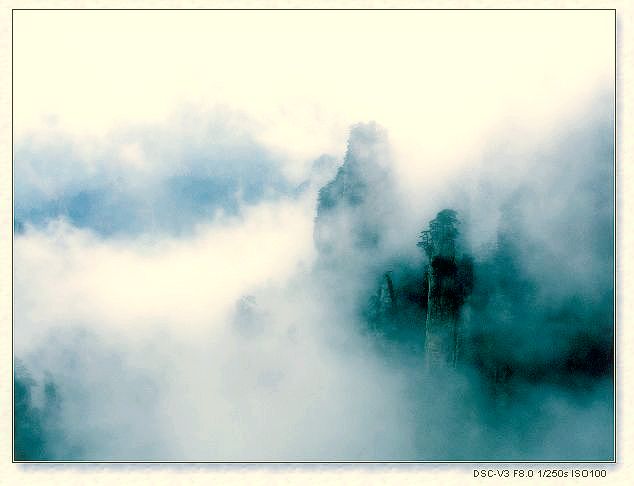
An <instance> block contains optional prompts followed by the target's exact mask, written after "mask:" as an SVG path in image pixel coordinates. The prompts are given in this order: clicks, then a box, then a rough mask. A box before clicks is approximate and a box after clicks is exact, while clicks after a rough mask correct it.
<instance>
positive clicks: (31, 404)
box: [13, 359, 79, 461]
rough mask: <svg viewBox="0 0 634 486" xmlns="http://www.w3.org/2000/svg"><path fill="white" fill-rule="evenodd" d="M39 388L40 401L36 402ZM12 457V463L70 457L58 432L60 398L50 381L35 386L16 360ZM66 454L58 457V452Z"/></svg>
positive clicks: (65, 444) (48, 378)
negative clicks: (13, 459) (65, 452)
mask: <svg viewBox="0 0 634 486" xmlns="http://www.w3.org/2000/svg"><path fill="white" fill-rule="evenodd" d="M38 387H41V388H40V390H39V391H40V393H41V395H40V396H41V400H36V398H35V397H36V391H37V390H38ZM13 393H14V395H13V397H14V402H13V403H14V458H15V460H16V461H50V460H56V459H64V458H65V457H74V458H76V457H77V456H76V454H78V453H79V451H78V450H77V448H75V449H72V448H69V447H68V444H67V442H66V438H65V436H64V434H63V431H62V430H61V429H60V425H59V422H60V413H61V406H62V402H61V397H60V393H59V389H58V387H57V385H56V384H55V382H54V381H53V380H52V378H50V377H47V378H45V379H44V380H43V383H41V384H39V383H38V382H37V381H36V380H34V379H33V377H32V376H31V374H30V373H29V371H28V370H27V369H26V367H25V366H24V365H23V364H22V362H21V361H20V360H17V359H16V362H15V375H14V388H13ZM64 450H67V451H70V452H69V453H68V454H62V451H64Z"/></svg>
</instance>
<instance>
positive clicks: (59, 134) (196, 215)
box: [15, 109, 297, 236]
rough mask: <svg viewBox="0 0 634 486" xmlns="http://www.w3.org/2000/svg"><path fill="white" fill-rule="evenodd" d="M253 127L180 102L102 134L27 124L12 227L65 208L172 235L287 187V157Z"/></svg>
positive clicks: (95, 226) (108, 225)
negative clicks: (159, 116) (152, 120)
mask: <svg viewBox="0 0 634 486" xmlns="http://www.w3.org/2000/svg"><path fill="white" fill-rule="evenodd" d="M254 130H255V128H254V127H253V126H252V125H250V123H249V121H248V119H246V118H245V117H244V116H242V115H239V114H237V113H234V112H228V111H226V110H216V111H213V112H211V113H202V112H200V111H199V110H195V109H192V110H185V109H183V110H182V111H180V112H179V113H176V114H174V115H173V117H172V118H171V119H170V120H169V121H168V122H166V123H163V124H154V125H142V126H136V127H135V126H127V127H124V128H120V129H118V130H117V131H115V132H114V133H112V134H111V135H110V136H109V137H107V138H105V139H104V138H95V137H73V136H72V135H71V134H69V133H67V132H65V131H63V130H61V129H59V128H58V127H55V126H54V125H53V126H51V127H49V129H48V130H45V131H38V132H33V133H31V134H29V135H28V136H25V137H23V138H21V139H20V140H19V141H18V142H17V144H16V151H15V167H16V173H15V180H16V183H15V186H16V187H15V193H16V204H15V218H16V227H17V229H18V230H20V229H21V228H22V226H23V225H24V224H36V225H43V224H46V223H47V222H48V221H51V220H55V219H56V218H59V217H64V218H66V219H68V220H69V221H70V222H71V223H72V224H73V225H75V226H77V227H82V228H89V229H91V230H93V231H96V232H97V233H99V234H100V235H103V236H112V235H121V234H124V235H125V234H127V235H138V234H143V233H155V234H162V233H167V234H172V235H178V234H186V233H190V232H191V231H193V229H194V228H195V226H196V225H197V224H199V223H205V222H208V221H210V220H212V219H213V218H214V217H216V216H219V215H222V214H228V215H237V214H240V211H241V209H242V207H243V206H245V205H247V206H248V205H253V204H255V203H258V202H260V201H263V200H273V199H276V198H280V197H282V196H285V195H289V194H292V193H293V191H294V186H296V185H297V183H295V182H292V181H291V180H289V178H288V177H287V174H286V173H285V172H284V160H283V158H280V155H279V154H273V153H271V152H270V151H269V150H267V149H265V148H264V147H262V146H261V145H260V144H259V143H258V142H256V141H255V139H254Z"/></svg>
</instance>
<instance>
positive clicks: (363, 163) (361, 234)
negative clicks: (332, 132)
mask: <svg viewBox="0 0 634 486" xmlns="http://www.w3.org/2000/svg"><path fill="white" fill-rule="evenodd" d="M391 195H392V176H391V172H390V169H389V150H388V142H387V135H386V133H385V131H384V130H383V129H382V128H380V127H379V126H378V125H377V124H376V123H373V122H372V123H366V124H358V125H355V126H354V127H352V129H351V131H350V137H349V140H348V147H347V151H346V155H345V158H344V162H343V165H342V166H341V167H340V168H339V169H338V171H337V174H336V176H335V177H334V178H333V179H332V180H331V181H330V182H328V183H327V184H326V185H325V186H324V187H322V189H321V190H320V191H319V200H318V205H317V217H316V220H315V230H314V240H315V245H316V247H317V250H318V251H319V254H320V256H322V257H325V258H335V259H336V258H337V257H347V256H350V253H352V252H355V251H357V252H358V251H367V250H372V249H375V248H377V247H378V245H379V244H380V240H381V228H382V226H383V225H385V224H386V222H387V219H388V218H389V212H390V209H391V199H392V197H391Z"/></svg>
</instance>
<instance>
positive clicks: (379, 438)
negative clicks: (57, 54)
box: [14, 93, 614, 461]
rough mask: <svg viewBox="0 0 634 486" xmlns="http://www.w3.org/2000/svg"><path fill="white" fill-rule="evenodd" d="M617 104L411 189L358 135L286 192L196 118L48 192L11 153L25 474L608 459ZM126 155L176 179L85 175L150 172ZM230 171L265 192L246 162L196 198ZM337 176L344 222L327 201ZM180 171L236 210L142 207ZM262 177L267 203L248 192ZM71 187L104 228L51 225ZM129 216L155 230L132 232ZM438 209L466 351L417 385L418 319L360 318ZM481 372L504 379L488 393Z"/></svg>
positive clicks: (417, 262) (498, 139)
mask: <svg viewBox="0 0 634 486" xmlns="http://www.w3.org/2000/svg"><path fill="white" fill-rule="evenodd" d="M612 103H613V100H612V99H611V98H610V97H609V96H605V95H603V94H601V93H600V94H599V95H597V96H593V97H592V98H591V99H590V100H589V101H588V102H587V103H586V104H584V108H583V109H578V110H576V111H572V112H568V113H566V115H565V116H563V117H561V118H560V119H559V125H558V127H557V129H556V130H554V131H552V132H550V133H548V134H543V135H542V136H540V137H539V138H538V140H537V141H535V143H531V144H526V143H524V142H523V141H522V135H523V134H522V132H521V131H518V129H517V127H513V128H512V129H507V130H500V131H499V132H498V133H496V134H494V135H492V138H490V139H489V140H488V144H489V145H488V148H486V149H484V150H483V151H482V152H480V153H474V154H473V155H472V157H471V159H469V160H467V161H465V162H464V165H461V166H456V169H455V170H453V171H450V172H448V173H443V174H442V176H441V175H438V174H435V175H434V171H430V173H429V177H423V178H422V181H420V183H419V185H418V188H417V190H416V191H413V190H412V184H411V183H408V182H411V181H407V180H406V179H407V177H406V174H404V172H403V171H404V170H407V169H406V167H407V166H408V164H407V162H406V161H404V160H400V159H399V153H400V152H399V151H398V150H393V149H392V148H393V145H392V142H391V141H390V140H391V136H392V134H391V133H389V132H388V131H387V130H385V129H383V128H381V126H380V124H377V123H374V122H372V123H362V124H357V125H354V126H353V127H351V129H350V131H349V132H348V134H347V135H348V136H349V142H348V145H347V147H345V146H342V147H340V151H339V152H338V153H331V154H328V155H327V156H325V157H323V158H321V159H319V161H318V162H316V163H315V164H314V165H313V166H312V169H311V168H310V164H309V165H307V167H306V170H305V171H304V177H303V183H302V181H299V182H297V181H294V180H293V179H292V178H289V177H288V176H287V175H283V174H284V170H283V169H281V168H280V167H282V165H283V164H285V163H287V161H285V160H277V159H276V158H275V155H274V154H270V153H269V152H266V151H265V150H264V149H262V148H261V147H260V146H259V145H258V143H257V142H254V137H251V136H250V135H249V133H250V132H249V129H248V128H245V129H244V131H242V132H238V135H235V133H236V132H235V130H233V129H230V128H231V127H235V125H232V124H231V123H230V122H227V121H226V116H220V115H218V114H217V113H216V114H213V113H212V114H210V115H209V114H208V115H201V116H202V118H198V120H202V121H201V125H197V124H194V126H196V127H197V128H196V129H195V130H194V132H196V133H198V132H197V130H199V129H200V126H202V127H210V126H213V127H215V128H214V129H211V128H207V129H200V130H202V132H201V133H202V135H200V136H199V137H198V138H195V137H194V138H192V137H191V136H188V135H187V131H185V135H182V132H181V136H174V137H173V138H172V139H170V138H169V137H168V136H167V135H165V136H156V134H157V133H159V134H167V133H169V132H170V129H171V127H172V126H173V125H166V126H164V127H160V126H158V127H157V126H152V127H141V128H139V129H138V131H137V132H136V133H137V134H141V135H137V136H136V138H135V137H132V138H135V140H136V142H135V143H136V146H137V147H140V149H139V150H138V152H135V151H134V150H133V149H130V148H129V147H130V144H129V142H128V141H124V142H121V141H120V140H115V141H110V142H108V144H106V145H104V146H101V147H98V149H96V150H95V151H94V152H93V157H92V158H91V157H90V156H89V155H87V154H86V153H85V152H84V153H83V155H81V154H80V155H78V156H77V160H78V161H81V160H84V159H86V158H88V159H90V160H96V161H97V162H95V163H93V164H92V165H90V164H88V165H86V164H85V163H79V162H78V163H77V164H75V165H73V163H72V159H70V161H69V159H66V161H67V163H68V164H69V168H68V172H67V175H68V177H67V178H66V179H64V177H50V176H49V173H48V172H47V171H46V170H45V169H46V167H50V166H51V161H53V160H56V159H55V151H51V150H50V145H48V144H46V143H42V144H39V145H38V144H33V143H31V144H28V146H29V150H30V152H28V153H29V154H30V155H29V157H26V156H24V154H25V153H27V152H26V151H25V150H26V149H24V150H23V151H21V150H18V151H17V155H16V220H17V219H18V216H19V217H20V221H19V222H18V223H16V224H17V227H16V229H17V230H18V231H17V232H16V236H15V241H14V251H15V256H14V258H15V260H14V267H15V272H14V275H15V280H14V296H15V312H14V316H15V318H14V344H15V359H16V383H17V385H16V441H17V445H16V447H17V448H18V449H19V454H21V456H20V457H21V458H23V459H64V460H188V461H197V460H199V461H264V460H275V461H286V460H300V461H313V460H314V461H324V460H564V459H570V460H608V459H610V458H611V457H612V455H613V433H614V430H613V418H614V417H613V401H612V396H613V388H612V387H613V383H612V361H611V360H612V358H611V357H612V352H613V349H612V332H613V329H612V315H613V307H612V302H613V301H612V296H613V273H612V265H613V258H614V254H613V224H614V216H613V215H614V208H613V202H612V201H613V199H612V197H613V189H614V188H613V175H614V174H613V170H614V169H613V156H614V155H613V153H614V146H613V139H612V133H613V124H614V120H613V119H612V110H611V108H610V106H611V104H612ZM205 116H207V117H208V119H205ZM219 120H220V121H219ZM230 120H232V119H231V118H230ZM580 120H581V121H580ZM378 121H379V122H380V120H378ZM223 124H224V125H223ZM181 126H186V124H185V125H181ZM241 126H242V125H241ZM244 126H248V124H247V125H244ZM227 127H229V129H228V128H227ZM143 134H150V135H148V138H147V139H148V140H157V139H158V140H161V144H159V146H158V148H155V153H156V154H161V155H160V157H159V155H157V157H158V159H157V160H169V159H170V157H174V156H175V155H174V154H180V156H179V157H180V158H178V157H177V158H178V160H180V161H181V162H180V163H178V164H169V163H166V164H163V165H161V164H160V163H158V164H157V163H154V165H152V167H153V169H152V171H151V175H147V174H150V173H146V172H143V169H142V168H139V167H140V165H139V164H136V165H135V164H128V165H126V166H125V167H124V168H123V169H122V166H121V165H120V164H111V163H109V164H104V163H99V162H98V161H99V160H101V157H102V156H104V157H105V156H107V154H112V153H121V152H120V149H121V146H125V147H128V149H127V150H129V151H130V150H131V151H132V152H126V153H128V156H129V157H128V159H130V157H132V158H134V157H133V155H134V153H137V154H138V153H144V154H146V153H147V150H148V148H149V147H152V146H153V145H152V143H149V142H148V143H146V142H144V140H145V139H144V138H143V136H142V135H143ZM190 135H191V133H190ZM527 136H528V135H527ZM533 136H534V135H533ZM54 138H55V139H56V140H60V138H59V137H54ZM51 139H53V137H52V138H51ZM61 139H62V140H63V137H62V138H61ZM68 140H69V141H68V143H70V144H72V143H74V142H73V141H72V137H68ZM192 140H194V141H195V140H198V142H197V143H192ZM205 140H207V141H209V144H210V145H209V147H211V148H208V149H207V148H206V145H205ZM211 140H213V142H211ZM515 140H518V142H517V143H515ZM534 140H535V139H533V141H534ZM218 141H219V142H218ZM289 143H291V142H289ZM26 145H27V144H25V146H26ZM62 145H63V144H62ZM88 145H90V144H88ZM185 146H187V147H190V148H189V149H188V151H187V152H183V150H182V147H185ZM93 147H94V145H93ZM167 147H172V148H173V150H172V151H170V150H169V149H167ZM218 147H225V149H219V148H218ZM240 147H248V149H245V150H243V151H242V152H241V151H240V150H241V149H240ZM164 148H165V150H164ZM117 151H119V152H117ZM62 152H63V153H66V152H64V151H63V150H62ZM95 153H96V154H97V156H94V154H95ZM214 153H220V154H221V155H220V156H218V157H217V158H214V155H213V154H214ZM227 153H234V154H235V153H241V154H246V155H245V157H242V158H240V160H253V161H257V164H259V165H257V166H258V167H263V166H266V167H267V170H266V172H263V173H262V177H258V178H255V179H253V178H251V179H249V180H247V181H246V182H245V180H244V178H245V177H247V178H250V177H251V175H250V174H251V172H250V171H251V169H252V167H253V165H252V164H251V163H250V162H249V163H245V164H246V165H238V166H237V168H235V169H231V170H232V171H233V172H231V173H230V174H229V176H228V178H224V179H223V178H220V180H218V179H214V178H215V176H216V175H217V174H225V172H223V167H224V166H223V165H222V161H225V160H226V157H225V155H226V154H227ZM99 154H102V155H99ZM103 154H106V155H103ZM130 154H132V155H130ZM124 158H125V157H124ZM108 160H110V159H108ZM262 160H265V163H263V162H262ZM28 161H32V163H30V162H28ZM33 163H39V164H41V165H40V166H39V167H38V168H34V165H33ZM254 163H255V162H254ZM342 164H343V165H344V166H345V167H347V168H348V169H346V170H344V171H343V172H342V174H344V173H345V174H347V176H346V177H348V179H345V181H347V182H345V181H344V182H345V184H349V183H350V181H351V180H352V179H350V177H351V176H349V174H352V173H353V172H354V173H355V174H357V175H356V176H355V177H358V178H359V179H355V180H352V182H353V183H355V184H357V183H358V191H360V192H359V194H358V197H359V201H360V202H354V203H350V204H343V203H340V202H337V201H338V200H336V197H338V196H337V194H338V193H337V191H338V190H339V189H337V187H338V184H339V182H336V180H337V177H340V179H339V180H341V181H343V180H344V179H343V176H337V166H341V165H342ZM353 166H354V167H356V168H355V169H354V170H353V169H350V167H353ZM465 166H466V167H469V168H468V169H464V167H465ZM29 167H31V169H28V168H29ZM86 167H93V169H92V172H91V170H88V169H86ZM227 167H229V165H227ZM411 170H412V171H413V172H418V171H420V170H421V168H420V167H418V166H416V167H412V169H411ZM422 170H423V172H424V168H423V169H422ZM198 173H204V174H205V179H204V180H211V181H212V182H213V183H215V184H219V185H220V186H222V185H223V184H224V186H226V187H228V189H226V190H221V191H219V193H220V194H221V196H219V197H220V199H221V200H220V202H219V203H218V204H216V202H213V201H212V202H210V201H211V200H205V202H202V203H201V202H200V201H196V199H195V198H194V199H193V200H192V203H191V204H189V203H188V204H180V205H179V206H177V207H176V209H174V205H175V204H176V203H175V202H174V201H176V199H177V198H175V197H174V196H172V195H166V193H165V192H161V191H157V190H156V188H157V187H162V186H171V185H172V182H173V181H174V176H175V175H181V176H182V177H183V178H184V180H190V179H191V178H196V177H197V174H198ZM96 174H97V175H96ZM270 174H279V176H276V177H279V181H280V182H279V184H273V185H272V186H271V187H270V188H269V190H263V189H262V186H263V185H266V184H267V183H270V181H271V177H270ZM87 181H91V182H87ZM113 181H114V182H113ZM117 181H123V185H121V184H119V183H117ZM329 181H333V182H331V183H330V185H329V186H327V184H328V183H329ZM344 182H342V184H344ZM50 184H56V186H54V187H53V186H50ZM87 186H91V187H92V188H94V190H95V191H96V192H98V193H103V194H106V195H107V196H104V198H105V200H108V199H110V198H111V200H113V201H117V205H115V206H114V207H113V209H112V211H114V212H115V213H116V217H112V215H109V214H108V212H109V210H108V211H105V212H102V211H101V209H100V208H101V204H102V203H101V202H100V201H103V200H104V199H103V198H102V199H97V200H96V201H97V202H95V207H96V209H94V210H91V211H88V212H86V213H84V216H82V217H78V216H77V212H73V210H72V205H68V204H59V203H58V202H59V201H60V200H72V199H73V197H74V196H75V195H76V194H77V193H80V192H82V191H84V190H85V188H86V187H87ZM184 187H191V186H188V185H187V184H185V186H184ZM322 187H331V189H329V190H326V189H323V190H321V189H322ZM342 187H343V186H342ZM346 187H350V186H346ZM349 190H350V189H346V191H349ZM113 191H114V192H113ZM328 191H330V192H328ZM184 192H188V191H184ZM251 193H254V194H256V196H253V197H252V194H251ZM113 194H114V195H113ZM189 194H191V192H189ZM345 194H348V196H346V197H352V198H353V199H354V198H355V197H357V196H356V195H355V194H356V193H354V192H352V193H350V192H346V193H345ZM350 194H352V196H350ZM329 197H330V198H331V200H329V199H328V198H329ZM332 198H334V199H332ZM203 199H204V198H203ZM132 200H134V201H137V202H138V203H132V202H129V201H132ZM121 201H124V202H123V203H121ZM144 201H145V202H147V201H149V204H150V205H152V206H155V207H156V208H157V210H156V211H154V212H153V214H152V218H155V219H156V218H158V219H159V220H160V219H162V218H164V220H165V221H167V222H166V223H165V224H158V225H157V224H154V225H149V224H148V222H147V220H146V218H147V217H148V216H147V214H148V213H144V212H143V211H141V210H139V207H140V206H139V205H140V204H142V203H144ZM226 201H230V203H231V206H232V208H233V209H232V210H229V211H228V210H226V205H225V204H224V203H225V202H226ZM76 204H79V205H81V203H77V202H76ZM200 204H202V205H205V204H206V205H207V206H206V207H208V208H209V210H208V211H204V212H201V211H199V210H198V205H200ZM52 205H53V206H54V209H51V206H52ZM27 207H28V210H27V209H24V211H22V210H21V209H20V208H27ZM447 207H448V208H453V209H455V210H457V211H458V214H459V215H460V219H461V221H462V226H461V232H462V234H463V237H464V241H465V246H466V248H467V251H468V252H469V253H470V254H472V255H473V257H474V261H475V267H474V268H475V286H474V290H473V294H472V295H471V296H470V297H469V299H468V300H467V303H466V304H465V307H464V309H463V311H464V312H463V321H464V326H465V330H466V331H465V332H466V336H467V338H466V339H467V340H468V343H471V344H470V347H469V348H468V352H467V358H466V359H465V361H464V363H463V364H461V365H460V366H458V367H457V368H456V369H438V370H430V369H427V368H426V367H425V365H424V356H423V354H424V347H423V339H424V326H425V321H424V319H425V318H424V313H422V311H420V309H418V308H417V307H416V305H417V304H416V303H410V304H407V305H405V306H404V307H403V309H404V310H403V311H402V312H401V313H399V314H398V315H397V316H396V317H394V318H393V319H392V320H390V322H389V323H388V324H385V323H383V324H380V325H371V324H370V321H369V320H368V318H367V305H368V301H369V300H370V298H371V296H372V295H373V294H374V293H375V292H376V291H377V288H378V286H379V285H380V282H381V278H382V275H383V274H384V273H385V272H387V271H392V272H393V273H392V275H393V280H394V283H395V285H396V286H397V288H398V289H401V288H402V287H403V286H406V285H410V286H412V285H413V286H416V285H418V283H417V282H419V281H420V280H422V274H423V271H424V265H425V261H426V260H425V257H424V255H423V254H422V252H420V251H419V249H417V248H416V243H417V241H418V240H417V238H418V234H419V233H420V232H421V231H422V230H423V229H425V228H426V226H427V224H428V222H429V221H430V220H431V219H432V218H433V217H434V216H435V215H436V213H437V212H438V211H440V210H441V209H444V208H447ZM163 209H164V210H163ZM21 211H22V212H21ZM108 218H110V219H108ZM106 219H107V220H108V223H107V224H105V225H104V224H103V221H104V220H106ZM183 222H185V223H183ZM106 227H107V228H108V229H107V230H104V228H106ZM381 326H383V327H381ZM386 326H387V327H386ZM479 346H480V347H479ZM485 348H486V350H484V349H485ZM483 363H484V364H483ZM487 366H494V367H497V368H496V369H508V370H512V371H511V372H509V374H508V377H507V378H506V379H505V381H504V382H502V384H499V383H493V382H491V379H490V374H489V371H488V368H487Z"/></svg>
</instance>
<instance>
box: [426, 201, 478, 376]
mask: <svg viewBox="0 0 634 486" xmlns="http://www.w3.org/2000/svg"><path fill="white" fill-rule="evenodd" d="M458 226H459V222H458V218H457V214H456V212H455V211H452V210H449V209H445V210H443V211H441V212H439V213H438V215H437V216H436V218H435V219H434V220H432V221H431V222H430V223H429V229H428V230H426V231H423V232H422V233H421V241H420V243H419V246H420V247H422V248H423V250H424V251H425V253H426V255H427V258H428V260H429V264H428V265H427V268H426V270H425V279H426V280H427V288H428V293H427V317H426V320H425V360H426V362H427V365H428V366H430V367H435V366H438V365H441V364H448V365H450V366H455V365H456V363H457V361H458V360H459V357H460V354H461V344H462V342H463V336H462V329H461V323H460V314H461V309H462V306H463V305H464V302H465V299H466V297H467V296H468V295H469V294H470V293H471V290H472V288H473V264H472V261H471V258H470V257H469V256H468V255H466V254H461V249H460V243H459V231H458Z"/></svg>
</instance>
